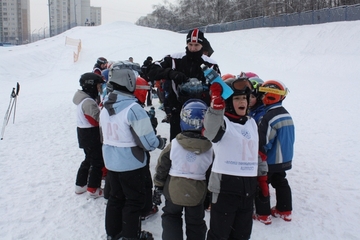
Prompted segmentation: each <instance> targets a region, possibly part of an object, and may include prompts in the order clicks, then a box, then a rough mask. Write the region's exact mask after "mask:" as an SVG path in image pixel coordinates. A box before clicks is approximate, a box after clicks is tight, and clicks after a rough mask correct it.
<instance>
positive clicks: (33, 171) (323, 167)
mask: <svg viewBox="0 0 360 240" xmlns="http://www.w3.org/2000/svg"><path fill="white" fill-rule="evenodd" d="M66 36H67V37H71V38H75V39H81V41H82V51H81V53H80V58H79V61H78V62H76V63H74V62H73V52H74V51H76V48H75V47H73V46H66V45H65V37H66ZM205 37H206V38H208V40H209V41H210V42H211V45H212V46H213V48H214V50H215V53H214V54H213V56H212V57H213V58H214V59H215V60H217V62H218V64H219V66H220V69H221V71H222V73H223V74H225V73H233V74H238V73H239V72H240V71H252V72H255V73H257V74H258V75H259V76H260V77H261V78H262V79H264V80H269V79H277V80H280V81H282V82H284V83H285V84H286V85H287V86H288V88H289V89H290V93H289V94H288V96H287V98H286V100H285V101H284V106H285V107H286V108H287V109H288V111H289V112H290V113H291V114H292V116H293V119H294V122H295V127H296V143H295V144H296V145H295V156H294V160H293V169H292V170H290V171H288V180H289V182H290V185H291V187H292V193H293V208H294V210H293V220H292V222H284V221H283V220H280V219H273V223H272V224H271V225H268V226H265V225H263V224H261V223H259V222H254V226H253V232H252V239H261V240H273V239H277V240H285V239H294V240H303V239H334V240H335V239H353V240H354V239H360V228H359V223H360V208H359V202H360V177H359V174H360V170H359V169H358V168H357V166H359V164H358V161H359V159H360V150H359V149H360V148H359V145H360V144H359V143H360V140H359V138H360V126H359V123H358V122H359V117H358V116H359V115H358V112H357V111H358V106H359V102H360V97H359V93H358V91H359V89H360V78H359V76H360V44H359V42H360V21H354V22H336V23H328V24H319V25H312V26H311V25H310V26H297V27H282V28H262V29H252V30H243V31H234V32H226V33H209V34H205ZM185 44H186V41H185V35H184V34H178V33H174V32H169V31H164V30H157V29H151V28H144V27H139V26H136V25H134V24H130V23H125V22H114V23H111V24H107V25H103V26H99V27H77V28H73V29H71V30H69V31H67V32H65V33H62V34H60V35H57V36H55V37H52V38H48V39H44V40H42V41H38V42H34V43H31V44H28V45H23V46H17V47H2V48H0V76H1V77H0V84H1V88H0V114H1V117H2V116H3V115H2V114H5V112H6V109H7V107H8V104H9V95H10V92H11V89H12V88H13V87H15V85H16V82H20V84H21V90H20V96H19V98H18V102H17V109H16V121H15V124H13V123H12V118H11V119H10V122H9V124H8V126H7V127H6V131H5V137H4V140H2V141H0V170H1V174H0V189H1V191H2V192H1V194H0V206H1V207H0V216H1V217H0V239H105V238H106V234H105V229H104V213H105V207H106V205H105V200H104V199H96V200H87V199H86V196H85V195H80V196H78V195H75V194H74V183H75V176H76V172H77V169H78V167H79V164H80V162H81V161H82V160H83V152H82V150H81V149H79V148H78V145H77V137H76V119H75V112H76V110H75V109H76V108H75V105H74V104H73V103H72V97H73V94H74V93H75V91H76V90H77V89H78V88H79V82H78V80H79V77H80V75H81V74H82V73H84V72H88V71H91V70H92V66H93V64H94V63H95V61H96V59H97V58H98V57H100V56H103V57H106V58H107V59H109V60H125V59H128V58H129V57H130V56H132V57H133V58H134V61H135V62H139V63H140V64H142V62H143V61H144V60H145V58H146V57H147V56H152V57H153V58H154V60H158V59H161V58H162V57H163V56H164V55H166V54H169V53H174V52H181V51H183V50H184V48H185ZM153 103H154V105H155V106H159V103H158V101H157V100H156V99H155V100H154V101H153ZM156 113H157V117H158V119H159V121H161V119H162V118H163V117H164V113H163V112H162V111H160V110H158V109H157V108H156ZM0 124H2V121H1V123H0ZM158 132H159V133H160V134H161V135H164V136H168V135H169V125H168V124H166V123H160V124H159V126H158ZM159 153H160V150H155V151H154V152H152V153H151V156H152V162H151V168H152V171H153V170H154V167H155V163H156V160H157V157H158V155H159ZM270 189H271V188H270ZM271 195H272V197H273V198H272V202H273V204H274V191H273V189H271ZM160 216H161V211H160V212H159V213H158V214H157V215H156V216H154V217H153V218H151V219H149V220H147V221H145V222H143V229H144V230H148V231H151V232H152V233H153V234H154V237H155V239H156V240H158V239H161V231H162V229H161V217H160ZM206 220H207V221H208V220H209V213H206Z"/></svg>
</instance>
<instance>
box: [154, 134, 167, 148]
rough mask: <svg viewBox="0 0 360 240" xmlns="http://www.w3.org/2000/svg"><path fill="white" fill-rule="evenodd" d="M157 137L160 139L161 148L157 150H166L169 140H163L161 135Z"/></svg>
mask: <svg viewBox="0 0 360 240" xmlns="http://www.w3.org/2000/svg"><path fill="white" fill-rule="evenodd" d="M156 137H157V138H158V139H159V146H158V147H157V148H158V149H161V150H163V149H164V148H165V145H166V141H167V139H166V138H162V137H161V136H160V135H157V136H156Z"/></svg>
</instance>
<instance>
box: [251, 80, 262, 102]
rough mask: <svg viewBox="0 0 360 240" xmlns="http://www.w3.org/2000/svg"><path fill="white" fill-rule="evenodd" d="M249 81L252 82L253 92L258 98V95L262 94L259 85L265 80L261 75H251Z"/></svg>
mask: <svg viewBox="0 0 360 240" xmlns="http://www.w3.org/2000/svg"><path fill="white" fill-rule="evenodd" d="M249 81H250V82H251V84H252V94H253V95H254V96H256V97H257V98H258V96H260V95H262V94H261V93H260V92H259V87H260V86H261V85H262V84H263V83H264V81H263V80H262V79H261V78H259V77H251V78H249Z"/></svg>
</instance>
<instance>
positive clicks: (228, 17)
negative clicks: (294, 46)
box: [136, 0, 360, 31]
mask: <svg viewBox="0 0 360 240" xmlns="http://www.w3.org/2000/svg"><path fill="white" fill-rule="evenodd" d="M359 3H360V0H327V1H318V0H178V2H177V4H170V3H168V2H167V1H166V0H165V1H164V3H163V4H159V5H154V7H153V8H154V10H153V12H152V13H150V14H148V15H147V16H146V17H141V18H139V19H138V20H137V22H136V24H137V25H140V26H146V27H152V28H159V29H167V30H171V31H180V30H184V29H190V28H194V27H200V26H206V25H209V24H217V23H224V22H231V21H236V20H241V19H247V18H255V17H260V16H276V15H280V14H289V13H296V12H305V11H309V10H319V9H323V8H333V7H339V6H344V5H354V4H359Z"/></svg>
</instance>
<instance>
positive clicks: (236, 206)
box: [207, 193, 254, 240]
mask: <svg viewBox="0 0 360 240" xmlns="http://www.w3.org/2000/svg"><path fill="white" fill-rule="evenodd" d="M253 205H254V196H251V197H243V196H239V195H235V194H227V193H219V195H218V199H217V201H216V203H211V211H210V228H209V231H208V234H207V240H235V239H236V240H248V239H250V235H251V231H252V224H253V219H252V215H253Z"/></svg>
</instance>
